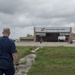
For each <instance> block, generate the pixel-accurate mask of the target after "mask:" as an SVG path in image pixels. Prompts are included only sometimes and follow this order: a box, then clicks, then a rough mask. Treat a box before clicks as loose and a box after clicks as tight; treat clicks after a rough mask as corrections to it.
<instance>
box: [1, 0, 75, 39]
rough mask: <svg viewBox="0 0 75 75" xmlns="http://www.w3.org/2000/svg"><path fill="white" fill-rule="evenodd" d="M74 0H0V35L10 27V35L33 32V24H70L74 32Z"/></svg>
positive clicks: (16, 35)
mask: <svg viewBox="0 0 75 75" xmlns="http://www.w3.org/2000/svg"><path fill="white" fill-rule="evenodd" d="M74 20H75V1H74V0H0V35H1V31H2V29H3V28H4V27H10V28H11V32H12V34H11V37H12V38H18V37H20V36H26V35H27V34H28V33H30V34H33V27H34V26H36V27H37V26H53V27H54V26H70V25H71V26H72V27H73V32H75V30H74V27H75V25H74V24H75V21H74Z"/></svg>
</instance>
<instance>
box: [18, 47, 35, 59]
mask: <svg viewBox="0 0 75 75" xmlns="http://www.w3.org/2000/svg"><path fill="white" fill-rule="evenodd" d="M35 48H36V47H31V46H26V47H24V46H17V52H18V58H19V59H21V58H23V57H25V56H26V55H27V54H30V53H31V50H33V49H35Z"/></svg>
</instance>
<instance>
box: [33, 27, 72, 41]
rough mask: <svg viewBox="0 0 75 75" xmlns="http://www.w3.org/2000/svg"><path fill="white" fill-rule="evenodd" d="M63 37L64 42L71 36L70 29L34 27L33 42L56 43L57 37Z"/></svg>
mask: <svg viewBox="0 0 75 75" xmlns="http://www.w3.org/2000/svg"><path fill="white" fill-rule="evenodd" d="M63 36H65V41H68V38H69V37H71V36H72V28H71V27H34V41H35V42H39V41H40V39H41V38H42V40H43V42H57V41H58V37H63Z"/></svg>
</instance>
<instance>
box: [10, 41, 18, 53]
mask: <svg viewBox="0 0 75 75" xmlns="http://www.w3.org/2000/svg"><path fill="white" fill-rule="evenodd" d="M11 53H12V54H13V53H17V50H16V46H15V43H14V42H13V41H12V44H11Z"/></svg>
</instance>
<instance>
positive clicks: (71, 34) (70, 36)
mask: <svg viewBox="0 0 75 75" xmlns="http://www.w3.org/2000/svg"><path fill="white" fill-rule="evenodd" d="M69 37H70V38H72V27H70V36H69Z"/></svg>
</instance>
